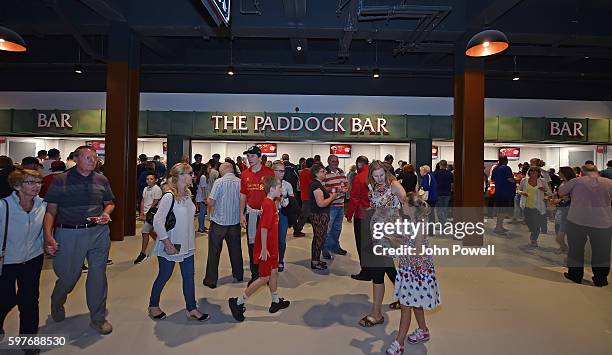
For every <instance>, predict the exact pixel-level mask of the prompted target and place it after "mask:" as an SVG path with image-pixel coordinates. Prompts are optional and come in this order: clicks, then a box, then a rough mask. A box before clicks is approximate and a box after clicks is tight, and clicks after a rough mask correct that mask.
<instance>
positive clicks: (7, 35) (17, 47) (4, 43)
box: [0, 26, 27, 52]
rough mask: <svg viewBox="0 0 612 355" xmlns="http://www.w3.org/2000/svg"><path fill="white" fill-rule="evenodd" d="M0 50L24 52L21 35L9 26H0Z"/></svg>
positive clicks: (23, 42)
mask: <svg viewBox="0 0 612 355" xmlns="http://www.w3.org/2000/svg"><path fill="white" fill-rule="evenodd" d="M0 50H2V51H8V52H25V51H26V50H27V48H26V43H25V41H24V40H23V38H21V36H20V35H19V34H18V33H17V32H15V31H13V30H11V29H10V28H6V27H2V26H0Z"/></svg>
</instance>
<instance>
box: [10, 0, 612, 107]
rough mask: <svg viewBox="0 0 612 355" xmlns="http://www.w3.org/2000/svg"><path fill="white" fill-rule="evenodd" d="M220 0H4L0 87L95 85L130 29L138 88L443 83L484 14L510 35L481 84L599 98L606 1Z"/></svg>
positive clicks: (377, 88) (372, 90)
mask: <svg viewBox="0 0 612 355" xmlns="http://www.w3.org/2000/svg"><path fill="white" fill-rule="evenodd" d="M204 1H206V0H204ZM231 6H232V7H231V24H230V27H229V28H226V27H221V28H219V27H217V26H216V25H215V23H214V21H213V20H212V18H211V16H210V15H209V14H208V13H207V11H206V9H205V7H204V5H203V4H202V3H201V1H199V0H172V1H167V0H147V1H144V0H3V1H2V11H1V12H0V25H1V26H6V27H9V28H11V29H13V30H15V31H17V32H19V33H20V34H21V35H22V36H23V37H24V39H25V40H26V42H27V44H28V51H27V52H26V53H7V52H2V53H0V78H2V79H1V80H0V90H3V91H22V90H23V91H25V90H27V91H42V90H44V91H104V90H105V86H106V63H108V62H109V61H112V60H115V59H117V58H118V57H117V56H116V55H115V52H116V51H115V50H114V48H120V47H121V46H122V45H126V46H127V43H130V37H132V39H133V40H132V42H131V43H132V44H134V43H135V45H134V46H133V48H136V53H138V55H139V59H136V60H135V62H137V63H139V65H140V73H141V83H140V86H141V91H143V92H228V93H292V94H343V95H406V96H412V95H415V96H452V94H453V76H454V72H455V67H456V66H457V63H461V62H463V60H464V58H465V57H464V55H463V52H464V50H465V43H466V41H467V40H468V39H469V38H470V37H471V36H472V35H473V34H474V33H476V32H478V31H480V30H482V29H484V28H486V27H489V28H495V29H499V30H502V31H503V32H505V33H506V34H507V36H508V38H509V40H510V43H511V45H510V49H509V50H507V51H506V52H505V53H503V54H501V55H498V56H496V57H492V58H487V59H486V60H485V61H484V62H485V63H484V68H485V73H486V96H487V97H513V98H556V99H584V100H612V26H610V19H611V18H612V1H610V0H592V1H589V0H582V1H577V0H497V1H485V0H469V1H460V0H429V1H425V0H422V1H402V0H395V1H393V0H362V1H359V0H317V1H313V0H240V1H232V4H231ZM230 39H231V41H230ZM230 42H231V46H230ZM298 45H300V46H301V47H302V50H301V51H297V49H296V48H297V46H298ZM230 48H231V50H230ZM230 53H231V55H230ZM79 57H80V59H79ZM230 57H231V59H230ZM515 60H516V65H517V70H518V72H520V77H521V79H520V80H519V81H512V80H511V78H512V74H513V72H514V61H515ZM230 61H231V62H232V64H233V66H234V67H235V68H236V73H237V75H235V76H233V77H230V76H228V75H227V74H226V70H227V67H228V65H229V64H230ZM79 62H80V63H81V64H82V65H83V67H84V69H85V72H84V73H83V74H82V75H78V74H75V72H74V67H75V65H77V64H78V63H79ZM375 67H378V68H380V71H381V78H380V79H373V78H372V70H373V69H374V68H375Z"/></svg>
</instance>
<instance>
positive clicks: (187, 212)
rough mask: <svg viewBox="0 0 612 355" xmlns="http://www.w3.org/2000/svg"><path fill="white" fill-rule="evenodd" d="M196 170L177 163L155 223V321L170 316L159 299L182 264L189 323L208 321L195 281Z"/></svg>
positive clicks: (152, 302)
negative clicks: (193, 188)
mask: <svg viewBox="0 0 612 355" xmlns="http://www.w3.org/2000/svg"><path fill="white" fill-rule="evenodd" d="M192 178H193V170H192V168H191V166H190V165H189V164H187V163H177V164H175V165H174V166H173V167H172V169H170V173H169V174H168V179H167V180H166V184H164V186H162V189H163V191H164V195H163V196H162V198H161V199H160V200H159V203H158V205H157V206H158V210H157V213H155V217H154V219H153V228H154V229H155V233H157V240H156V242H155V247H154V248H153V252H152V253H151V254H152V255H156V256H157V260H158V262H159V273H158V274H157V278H156V279H155V282H154V283H153V289H152V290H151V299H150V300H149V316H150V317H151V318H152V319H154V320H160V319H164V318H165V317H166V313H165V312H163V311H162V310H161V308H159V299H160V296H161V293H162V290H163V289H164V286H165V285H166V283H167V282H168V280H170V277H171V276H172V272H173V271H174V265H175V264H176V263H179V265H180V268H181V276H182V277H183V296H184V298H185V307H186V309H187V319H188V320H197V321H200V322H202V321H206V320H208V319H209V316H208V314H205V313H201V312H200V311H199V310H198V309H197V304H196V297H195V281H194V255H195V249H196V246H195V231H194V223H193V218H194V216H195V205H194V204H193V202H192V201H191V192H190V191H189V186H191V183H192ZM170 213H172V214H174V218H175V223H174V226H171V225H170V226H168V225H166V224H167V221H168V220H167V216H168V215H169V214H170Z"/></svg>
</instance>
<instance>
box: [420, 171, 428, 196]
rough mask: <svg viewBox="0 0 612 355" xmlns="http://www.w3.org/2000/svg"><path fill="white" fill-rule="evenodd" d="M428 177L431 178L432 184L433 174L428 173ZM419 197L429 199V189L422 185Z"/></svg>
mask: <svg viewBox="0 0 612 355" xmlns="http://www.w3.org/2000/svg"><path fill="white" fill-rule="evenodd" d="M427 177H428V178H429V186H431V175H429V174H427ZM419 197H420V198H422V199H423V200H425V201H427V199H428V198H429V191H425V189H423V187H422V186H421V187H419Z"/></svg>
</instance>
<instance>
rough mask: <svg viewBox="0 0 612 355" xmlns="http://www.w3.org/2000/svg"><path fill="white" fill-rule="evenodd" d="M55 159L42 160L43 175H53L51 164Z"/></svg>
mask: <svg viewBox="0 0 612 355" xmlns="http://www.w3.org/2000/svg"><path fill="white" fill-rule="evenodd" d="M54 162H55V160H51V159H47V160H43V162H42V171H41V174H42V176H43V177H45V176H47V175H51V164H53V163H54Z"/></svg>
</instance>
